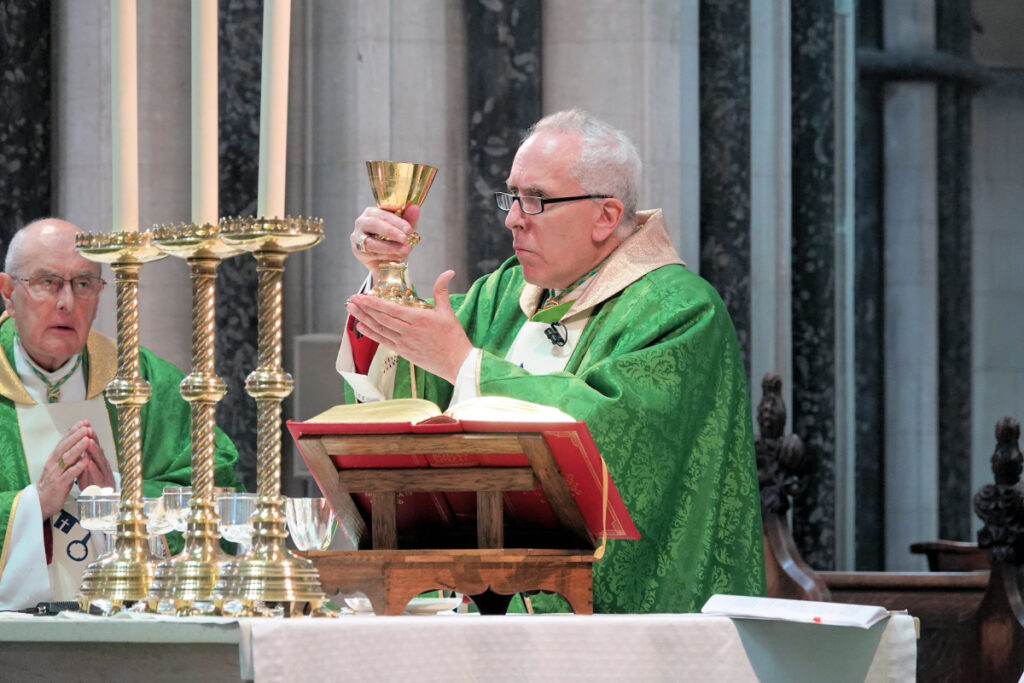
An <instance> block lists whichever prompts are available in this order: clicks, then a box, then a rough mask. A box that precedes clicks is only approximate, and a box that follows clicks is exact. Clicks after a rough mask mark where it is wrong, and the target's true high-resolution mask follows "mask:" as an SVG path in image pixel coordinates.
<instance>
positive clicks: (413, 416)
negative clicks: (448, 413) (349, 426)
mask: <svg viewBox="0 0 1024 683" xmlns="http://www.w3.org/2000/svg"><path fill="white" fill-rule="evenodd" d="M440 414H441V409H440V408H438V407H437V406H436V405H435V404H433V403H431V402H430V401H427V400H424V399H422V398H396V399H394V400H391V401H374V402H373V403H343V404H342V405H338V406H334V407H333V408H330V409H328V410H325V411H324V412H322V413H320V414H319V415H317V416H316V417H313V418H311V419H309V420H307V421H308V422H411V423H416V422H420V421H421V420H426V419H428V418H431V417H436V416H438V415H440Z"/></svg>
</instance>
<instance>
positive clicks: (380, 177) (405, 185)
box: [366, 161, 437, 308]
mask: <svg viewBox="0 0 1024 683" xmlns="http://www.w3.org/2000/svg"><path fill="white" fill-rule="evenodd" d="M366 173H367V175H368V176H369V178H370V189H372V190H373V198H374V200H375V201H376V202H377V206H378V207H379V208H381V209H384V210H385V211H391V212H392V213H394V214H395V215H397V216H401V215H402V213H403V212H404V211H405V210H406V209H408V208H409V207H410V206H412V205H413V204H416V205H417V206H419V205H420V204H422V203H423V200H424V199H426V198H427V192H429V191H430V184H431V183H433V182H434V176H435V175H437V169H436V168H435V167H433V166H427V165H425V164H413V163H409V162H406V161H367V162H366ZM378 238H379V239H384V238H383V237H378ZM419 241H420V235H419V233H418V232H414V233H411V234H409V235H408V236H407V237H406V244H408V245H409V246H410V247H414V246H416V244H417V243H418V242H419ZM408 267H409V266H408V263H407V262H406V261H387V262H384V263H382V264H380V266H378V268H377V274H376V282H377V285H376V286H375V287H374V288H373V291H372V292H371V294H372V295H373V296H377V297H380V298H382V299H387V300H388V301H394V302H395V303H399V304H403V305H405V306H415V307H418V308H430V304H428V303H427V302H425V301H423V300H422V299H419V298H417V297H416V295H415V294H414V293H413V291H412V288H411V287H409V285H408V284H407V282H406V272H407V270H408Z"/></svg>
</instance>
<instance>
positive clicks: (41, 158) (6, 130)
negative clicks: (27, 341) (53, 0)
mask: <svg viewBox="0 0 1024 683" xmlns="http://www.w3.org/2000/svg"><path fill="white" fill-rule="evenodd" d="M50 41H51V31H50V4H49V3H48V2H44V1H43V0H30V1H29V2H23V1H21V0H4V1H3V2H0V53H2V54H3V55H4V62H5V65H4V67H3V69H2V71H3V78H0V122H2V123H0V168H3V169H4V170H3V173H0V264H2V257H3V256H4V255H6V253H7V244H8V241H9V240H10V237H11V236H12V235H13V234H14V233H15V231H17V230H18V229H19V228H20V227H22V226H23V225H25V224H26V223H29V222H31V221H32V220H34V219H36V218H42V217H43V216H48V215H50V214H51V213H53V211H52V210H51V208H50V178H51V173H50V130H51V121H50V92H51V88H50V80H51V79H50ZM0 268H2V265H0Z"/></svg>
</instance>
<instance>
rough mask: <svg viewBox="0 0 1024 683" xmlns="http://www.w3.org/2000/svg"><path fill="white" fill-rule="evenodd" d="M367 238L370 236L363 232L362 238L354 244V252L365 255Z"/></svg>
mask: <svg viewBox="0 0 1024 683" xmlns="http://www.w3.org/2000/svg"><path fill="white" fill-rule="evenodd" d="M369 238H370V236H369V235H367V234H366V233H365V232H364V233H363V236H362V237H360V238H359V241H358V242H356V251H360V252H363V253H366V240H368V239H369Z"/></svg>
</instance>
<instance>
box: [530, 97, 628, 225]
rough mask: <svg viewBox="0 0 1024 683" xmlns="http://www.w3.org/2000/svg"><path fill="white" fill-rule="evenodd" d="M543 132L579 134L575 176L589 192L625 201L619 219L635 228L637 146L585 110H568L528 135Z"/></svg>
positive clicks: (534, 126)
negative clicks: (579, 146) (580, 141)
mask: <svg viewBox="0 0 1024 683" xmlns="http://www.w3.org/2000/svg"><path fill="white" fill-rule="evenodd" d="M540 132H559V133H578V134H579V135H580V138H581V139H582V144H581V149H580V158H579V160H578V161H577V162H576V168H575V169H574V172H573V175H574V177H575V178H576V180H577V181H579V183H580V185H582V186H583V190H584V192H586V193H587V194H606V195H610V196H612V197H615V198H616V199H618V200H619V201H621V202H622V204H623V206H624V207H625V211H623V213H622V219H621V221H620V222H619V225H620V227H621V226H622V225H623V223H625V224H626V225H628V226H629V228H630V229H632V228H633V221H634V216H635V214H636V208H637V203H638V201H639V194H640V175H641V172H642V170H643V163H642V162H641V161H640V154H639V153H638V152H637V151H636V146H635V145H633V143H632V141H630V139H629V138H628V137H627V136H626V134H625V133H623V132H622V131H621V130H619V129H618V128H615V127H614V126H612V125H611V124H609V123H606V122H605V121H602V120H601V119H599V118H597V117H595V116H593V115H591V114H589V113H587V112H585V111H583V110H581V109H566V110H565V111H560V112H557V113H554V114H550V115H548V116H545V117H544V118H542V119H541V120H540V121H538V122H537V123H535V124H534V125H533V127H532V128H530V130H529V131H528V132H527V134H526V137H527V138H528V137H530V136H531V135H535V134H537V133H540Z"/></svg>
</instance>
